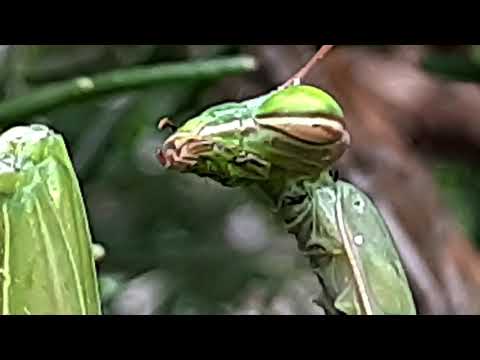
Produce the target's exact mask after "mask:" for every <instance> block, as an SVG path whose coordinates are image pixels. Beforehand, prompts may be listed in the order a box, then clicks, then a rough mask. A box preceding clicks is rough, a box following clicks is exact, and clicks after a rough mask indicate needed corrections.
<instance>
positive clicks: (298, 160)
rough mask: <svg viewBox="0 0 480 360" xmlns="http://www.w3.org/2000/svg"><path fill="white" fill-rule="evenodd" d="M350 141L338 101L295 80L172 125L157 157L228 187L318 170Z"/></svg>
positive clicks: (343, 149) (326, 164)
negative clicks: (279, 87)
mask: <svg viewBox="0 0 480 360" xmlns="http://www.w3.org/2000/svg"><path fill="white" fill-rule="evenodd" d="M349 144H350V135H349V133H348V131H347V129H346V127H345V122H344V115H343V111H342V109H341V107H340V106H339V105H338V104H337V102H336V101H335V100H334V99H333V98H332V97H331V96H330V95H329V94H327V93H326V92H324V91H322V90H320V89H318V88H315V87H311V86H304V85H299V86H291V87H288V88H286V89H282V90H276V91H273V92H271V93H269V94H267V95H264V96H261V97H258V98H255V99H252V100H247V101H244V102H240V103H226V104H222V105H219V106H214V107H211V108H209V109H207V110H206V111H204V112H203V113H201V114H199V115H198V116H196V117H194V118H192V119H190V120H188V121H187V122H186V123H185V124H184V125H183V126H181V127H180V128H178V129H176V131H175V132H174V133H173V134H172V135H171V136H170V137H169V138H168V139H167V140H166V141H165V143H164V144H163V146H161V147H160V148H159V149H158V151H157V157H158V159H159V161H160V163H161V164H162V165H163V166H165V167H167V168H171V169H174V170H177V171H180V172H188V173H193V174H197V175H199V176H202V177H208V178H211V179H213V180H215V181H217V182H219V183H221V184H223V185H224V186H232V187H233V186H240V185H248V184H252V183H255V182H260V181H271V180H275V178H277V177H302V176H305V177H312V176H316V175H319V174H320V173H321V172H323V171H324V170H325V169H327V168H329V167H330V166H331V165H332V164H333V163H334V162H335V161H336V160H337V159H338V158H340V157H341V156H342V155H343V153H344V152H345V151H346V150H347V148H348V146H349Z"/></svg>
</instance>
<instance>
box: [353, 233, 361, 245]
mask: <svg viewBox="0 0 480 360" xmlns="http://www.w3.org/2000/svg"><path fill="white" fill-rule="evenodd" d="M353 242H354V243H355V245H358V246H362V245H363V242H364V238H363V235H357V236H355V237H354V238H353Z"/></svg>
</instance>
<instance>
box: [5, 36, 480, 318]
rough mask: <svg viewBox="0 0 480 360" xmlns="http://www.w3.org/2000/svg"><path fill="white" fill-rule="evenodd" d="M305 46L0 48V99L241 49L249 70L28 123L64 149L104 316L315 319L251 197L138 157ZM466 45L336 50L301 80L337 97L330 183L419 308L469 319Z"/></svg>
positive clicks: (471, 258)
mask: <svg viewBox="0 0 480 360" xmlns="http://www.w3.org/2000/svg"><path fill="white" fill-rule="evenodd" d="M318 47H319V46H317V45H250V46H248V45H245V46H238V45H215V46H212V45H62V46H50V45H49V46H47V45H45V46H40V45H39V46H14V45H10V46H6V45H2V46H0V97H1V99H2V100H8V99H11V98H15V97H18V96H22V95H26V94H28V93H29V92H30V91H32V90H34V89H36V88H38V87H41V86H43V85H46V84H50V83H52V82H55V81H59V80H67V79H70V78H74V77H77V76H83V75H93V74H99V73H102V72H105V71H109V70H113V69H128V68H130V67H132V66H136V65H146V64H161V63H166V62H168V63H170V62H177V61H182V62H184V61H190V60H199V59H210V58H212V59H213V58H217V57H225V56H233V55H240V54H247V55H252V56H254V57H255V58H256V60H257V61H258V63H259V65H260V66H259V69H258V70H257V71H255V72H252V73H248V74H245V75H241V76H235V77H232V76H231V77H226V78H224V79H222V80H219V81H216V82H213V83H212V82H211V81H209V82H206V81H202V80H191V81H188V82H179V83H178V84H177V83H171V84H169V85H165V86H155V87H150V88H148V89H143V90H138V89H137V90H135V91H124V92H122V93H118V94H115V95H108V96H106V95H104V96H99V97H96V98H93V99H89V100H85V101H82V102H79V103H75V104H69V105H65V106H59V107H57V108H56V109H54V110H52V111H48V112H46V113H43V114H41V115H39V116H35V117H34V118H31V119H29V122H40V123H46V124H49V125H50V126H52V127H53V128H54V129H56V130H57V131H60V132H61V133H62V134H63V135H64V136H65V139H66V141H67V142H68V145H69V147H70V150H71V153H72V158H73V161H74V164H75V167H76V169H77V172H78V176H79V179H80V181H81V184H82V187H83V191H84V195H85V201H86V204H87V207H88V212H89V218H90V223H91V229H92V235H93V238H94V241H95V242H98V243H101V244H102V245H103V246H104V247H105V248H106V251H107V255H106V257H105V259H104V260H103V261H102V262H101V263H100V264H99V273H100V281H101V288H102V299H103V304H104V310H105V313H107V314H225V313H227V314H232V313H233V314H322V311H321V310H320V309H318V308H316V306H315V305H313V303H312V298H313V296H315V294H316V292H317V283H316V280H315V278H314V277H313V275H312V274H311V273H310V271H309V269H308V264H307V262H306V261H305V260H304V259H303V258H302V257H301V256H300V255H299V254H298V253H297V252H296V244H295V240H294V239H293V238H292V237H290V236H287V235H286V234H285V233H284V231H283V229H282V227H281V226H280V225H279V224H278V223H277V222H276V220H275V218H274V217H273V215H272V214H271V213H270V212H269V210H268V208H267V207H266V205H265V203H264V201H263V199H262V198H261V197H259V196H258V194H257V193H255V192H253V191H250V190H242V189H236V190H232V189H225V188H222V187H220V186H219V185H217V184H215V183H212V182H211V181H208V180H206V179H200V178H197V177H195V176H192V175H180V174H176V173H172V172H166V171H164V170H163V169H162V168H161V167H160V165H159V164H158V163H157V161H156V159H155V157H154V153H155V148H156V147H157V146H159V145H160V144H161V143H162V141H163V139H164V138H165V136H166V135H168V133H160V132H159V131H158V130H157V128H156V125H157V120H158V119H159V118H160V117H162V116H169V117H170V118H171V119H172V120H173V121H174V122H175V123H177V124H179V125H180V124H182V123H183V122H184V121H185V120H186V119H188V117H190V116H193V115H195V114H196V113H197V112H199V111H201V110H203V109H204V108H205V107H208V106H211V105H213V104H217V103H219V102H222V101H227V100H240V99H244V98H246V97H252V96H256V95H259V94H262V93H263V92H265V91H267V90H270V89H272V88H274V87H275V86H278V85H280V84H281V83H282V82H284V81H285V80H287V79H288V78H289V77H290V76H291V75H293V73H294V72H296V71H297V70H298V69H299V68H300V67H301V66H302V65H303V64H305V63H306V62H307V61H308V60H309V58H310V57H311V56H312V55H313V54H314V52H315V51H316V50H317V49H318ZM478 81H480V46H478V45H460V46H459V45H455V46H433V45H432V46H430V45H381V46H379V45H377V46H367V45H365V46H339V47H336V48H335V49H334V50H333V51H332V52H331V53H330V54H329V55H328V57H327V58H326V59H325V60H324V61H322V63H321V64H319V65H318V66H317V67H316V68H315V69H314V70H313V71H312V72H311V73H310V75H309V76H308V77H307V78H306V82H307V83H312V84H314V85H317V86H321V87H323V88H325V89H326V90H327V91H329V92H331V93H332V94H334V96H335V97H337V99H338V100H339V101H340V103H341V104H342V105H343V107H344V109H345V111H346V115H347V124H348V126H349V129H350V131H351V132H352V137H353V146H352V149H351V150H350V151H349V152H348V154H346V155H345V157H344V158H342V160H341V161H340V162H339V164H338V169H339V170H340V175H341V177H342V178H344V179H347V180H349V181H351V182H353V183H355V184H356V185H357V186H359V187H360V188H362V189H363V190H364V191H365V192H367V193H368V194H369V195H370V196H372V198H374V200H375V201H376V203H377V204H378V206H379V207H380V209H381V211H382V213H383V214H384V216H385V218H386V220H387V222H388V223H389V225H390V226H391V230H392V232H393V234H394V236H395V239H396V241H397V245H398V248H399V250H400V252H401V254H402V257H403V258H404V262H405V264H406V269H407V272H408V274H409V278H410V279H411V282H412V287H413V289H414V292H415V298H416V301H417V304H418V306H419V310H420V312H421V313H425V314H472V313H475V314H478V313H480V261H479V258H478V246H479V245H480V227H479V223H478V221H477V214H478V213H479V210H480V202H479V200H480V187H479V186H478V185H477V184H478V182H479V180H480V175H479V171H478V165H477V164H478V161H479V160H480V152H479V150H480V122H479V114H480V88H479V86H478V85H477V82H478Z"/></svg>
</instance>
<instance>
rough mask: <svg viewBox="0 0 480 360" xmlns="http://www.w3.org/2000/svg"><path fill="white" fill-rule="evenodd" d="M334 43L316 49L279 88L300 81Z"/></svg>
mask: <svg viewBox="0 0 480 360" xmlns="http://www.w3.org/2000/svg"><path fill="white" fill-rule="evenodd" d="M334 47H335V45H323V46H322V47H321V48H320V50H318V51H317V53H316V54H315V55H313V57H312V58H311V59H310V61H309V62H308V63H307V64H306V65H305V66H304V67H302V68H301V69H300V70H299V71H298V72H297V73H296V74H295V75H293V76H292V77H291V78H290V79H288V80H287V81H286V82H285V83H284V84H283V85H282V86H281V88H286V87H289V86H291V85H294V84H295V83H298V82H301V81H302V80H303V78H304V77H305V76H307V75H308V73H309V72H310V71H311V70H312V68H313V67H314V66H315V65H316V64H317V62H319V61H320V60H322V59H323V58H324V57H325V56H326V55H327V54H328V53H329V52H330V51H331V50H332V49H333V48H334Z"/></svg>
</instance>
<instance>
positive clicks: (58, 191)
mask: <svg viewBox="0 0 480 360" xmlns="http://www.w3.org/2000/svg"><path fill="white" fill-rule="evenodd" d="M0 209H1V216H0V314H3V315H7V314H15V315H16V314H18V315H27V314H34V315H42V314H65V315H98V314H100V313H101V307H100V298H99V290H98V284H97V275H96V269H95V263H94V257H93V252H92V242H91V235H90V229H89V224H88V221H87V216H86V211H85V208H84V204H83V199H82V196H81V191H80V187H79V184H78V181H77V178H76V175H75V172H74V169H73V166H72V164H71V162H70V158H69V155H68V152H67V149H66V147H65V144H64V142H63V139H62V137H61V136H60V135H57V134H54V133H53V132H51V131H50V130H48V129H47V128H45V127H43V126H38V125H32V126H31V127H17V128H14V129H12V130H9V131H7V132H6V133H4V134H3V135H2V136H0Z"/></svg>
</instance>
